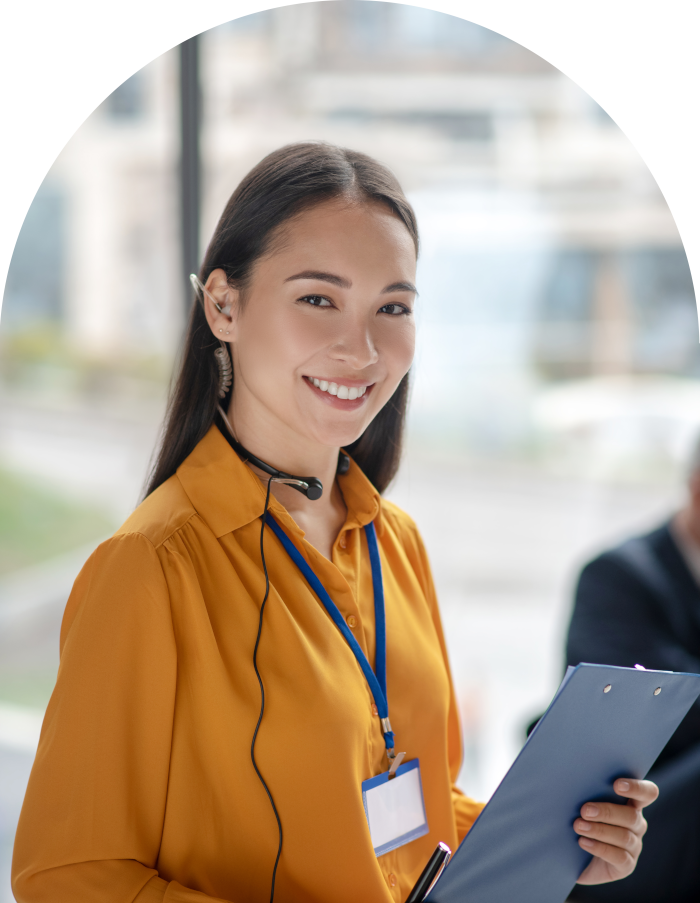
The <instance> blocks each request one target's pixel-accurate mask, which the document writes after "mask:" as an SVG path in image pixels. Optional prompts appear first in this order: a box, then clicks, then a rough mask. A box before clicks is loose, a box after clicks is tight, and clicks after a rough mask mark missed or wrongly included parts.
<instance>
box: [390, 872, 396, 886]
mask: <svg viewBox="0 0 700 903" xmlns="http://www.w3.org/2000/svg"><path fill="white" fill-rule="evenodd" d="M389 887H396V875H395V874H394V873H393V872H390V874H389Z"/></svg>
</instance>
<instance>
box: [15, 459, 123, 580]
mask: <svg viewBox="0 0 700 903" xmlns="http://www.w3.org/2000/svg"><path fill="white" fill-rule="evenodd" d="M116 526H117V525H116V524H115V523H114V522H113V521H112V520H111V518H109V517H108V516H107V515H106V514H104V513H103V512H101V511H99V510H96V509H93V508H90V507H88V506H84V505H80V504H76V503H75V502H70V501H68V500H66V499H64V498H62V497H61V496H59V495H57V494H56V493H54V492H52V491H50V490H47V489H45V488H43V487H42V486H40V485H36V484H35V483H34V482H33V481H32V480H31V479H30V478H28V477H20V476H18V475H16V474H14V473H10V472H9V471H7V470H1V469H0V574H3V573H8V572H10V571H14V570H18V569H19V568H23V567H28V566H29V565H32V564H37V563H38V562H40V561H43V560H45V559H47V558H51V557H52V556H54V555H59V554H61V553H62V552H68V551H70V550H71V549H74V548H77V547H78V546H81V545H84V544H86V543H88V542H90V541H91V540H93V539H95V540H97V539H99V538H100V537H102V536H104V535H105V534H108V533H111V532H112V531H113V530H114V529H115V527H116Z"/></svg>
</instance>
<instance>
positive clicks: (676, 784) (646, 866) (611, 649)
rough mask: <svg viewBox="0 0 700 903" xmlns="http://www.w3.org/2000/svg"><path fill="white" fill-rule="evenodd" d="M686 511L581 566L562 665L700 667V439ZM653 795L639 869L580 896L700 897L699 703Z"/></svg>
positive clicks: (642, 901)
mask: <svg viewBox="0 0 700 903" xmlns="http://www.w3.org/2000/svg"><path fill="white" fill-rule="evenodd" d="M688 489H689V492H688V500H687V503H686V504H685V506H684V508H683V509H682V510H681V511H679V512H678V513H676V514H675V515H674V516H673V517H672V518H671V519H670V520H668V521H667V522H666V523H664V524H662V525H661V526H660V527H658V529H656V530H653V531H652V532H651V533H647V534H646V535H644V536H638V537H634V538H632V539H629V540H627V542H624V543H622V545H620V546H618V547H617V548H614V549H611V550H609V551H607V552H604V553H603V554H602V555H600V556H598V558H596V559H594V560H593V561H591V562H590V563H589V564H587V565H586V566H585V567H584V569H583V571H582V572H581V575H580V577H579V581H578V586H577V588H576V596H575V603H574V610H573V614H572V618H571V623H570V626H569V634H568V640H567V645H566V657H567V664H569V665H577V664H578V663H579V662H593V663H599V664H608V665H623V666H625V667H633V666H634V665H636V664H641V665H643V666H644V667H645V668H654V669H658V670H662V671H691V672H695V673H700V446H698V450H697V452H696V454H695V455H694V461H693V465H692V467H691V473H690V477H689V481H688ZM649 778H650V780H653V781H654V782H655V783H656V784H658V786H659V791H660V792H659V799H658V800H657V802H656V803H654V805H653V806H651V807H650V808H649V809H647V810H645V816H646V819H647V821H648V823H649V829H648V832H647V834H646V837H645V838H644V855H643V856H642V857H640V860H639V863H638V865H637V868H636V870H635V872H634V873H633V874H632V875H630V877H628V878H625V879H624V880H622V881H619V882H617V883H616V884H614V885H612V884H611V885H597V886H589V887H577V888H576V891H575V892H574V893H573V894H572V896H571V900H572V901H580V903H691V901H692V903H698V901H700V702H696V703H695V705H693V707H692V708H691V710H690V712H689V713H688V714H687V716H686V717H685V719H684V720H683V722H682V723H681V725H680V727H679V728H678V730H677V731H676V733H675V734H674V735H673V737H672V738H671V740H670V741H669V742H668V744H667V746H666V747H665V749H664V750H663V752H662V753H661V755H660V756H659V758H658V759H657V761H656V763H655V765H654V767H653V768H652V770H651V772H650V773H649Z"/></svg>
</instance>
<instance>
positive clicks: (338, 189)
mask: <svg viewBox="0 0 700 903" xmlns="http://www.w3.org/2000/svg"><path fill="white" fill-rule="evenodd" d="M339 197H347V198H348V199H351V200H352V199H356V200H358V201H374V202H378V203H381V204H384V205H385V206H386V207H388V208H389V209H390V210H391V211H392V212H393V213H394V214H395V215H396V216H398V217H399V219H400V220H401V221H402V222H403V223H404V225H405V226H406V228H407V229H408V231H409V233H410V235H411V237H412V239H413V241H414V243H415V246H416V253H417V252H418V228H417V225H416V218H415V214H414V213H413V209H412V208H411V205H410V204H409V203H408V201H407V200H406V196H405V195H404V193H403V191H402V189H401V186H400V185H399V183H398V181H397V180H396V178H395V176H394V175H393V174H392V173H391V172H390V171H389V170H388V169H387V168H386V167H385V166H382V164H381V163H378V162H377V161H376V160H373V159H372V158H371V157H368V156H367V155H366V154H361V153H358V152H357V151H352V150H347V149H345V148H341V147H335V146H333V145H329V144H322V143H316V142H308V143H303V144H290V145H288V146H287V147H282V148H280V149H279V150H276V151H273V153H271V154H268V156H267V157H265V158H264V160H262V161H261V162H260V163H258V165H257V166H255V167H254V168H253V169H252V170H251V171H250V172H249V173H248V175H247V176H246V177H245V178H244V179H243V181H242V182H241V183H240V185H239V186H238V187H237V188H236V190H235V191H234V192H233V194H232V195H231V198H230V200H229V202H228V204H227V205H226V209H225V210H224V212H223V214H222V216H221V219H220V220H219V223H218V225H217V227H216V230H215V232H214V235H213V237H212V240H211V243H210V244H209V247H208V248H207V252H206V255H205V257H204V262H203V264H202V268H201V270H200V272H199V278H200V279H201V280H202V282H204V283H206V281H207V279H208V278H209V274H210V273H211V272H212V270H216V269H222V270H224V272H225V273H226V275H227V278H228V282H229V284H230V285H231V286H232V287H234V288H237V289H240V290H243V291H244V290H245V288H246V285H247V283H248V280H249V279H250V274H251V271H252V268H253V265H254V264H255V262H256V261H257V260H258V259H259V258H260V257H261V256H262V255H263V254H265V253H266V252H267V251H268V250H269V249H270V246H271V242H272V240H273V238H274V237H275V235H276V234H278V232H277V230H279V228H280V227H281V226H282V225H283V223H285V222H287V221H288V220H289V219H290V218H291V217H293V216H295V215H297V214H299V213H301V212H302V211H303V210H305V209H308V208H309V207H312V206H314V205H316V204H320V203H323V202H324V201H329V200H332V199H333V198H339ZM218 347H220V346H219V342H218V341H217V339H216V338H215V337H214V335H213V334H212V332H211V329H210V328H209V324H208V323H207V320H206V317H205V316H204V311H203V310H202V307H201V305H200V304H199V303H198V302H197V301H196V300H195V301H194V303H193V304H192V311H191V314H190V320H189V325H188V329H187V334H186V337H185V344H184V348H183V350H182V354H181V362H180V368H179V374H178V376H177V379H176V381H175V383H174V388H173V390H172V392H171V396H170V401H169V404H168V410H167V414H166V417H165V422H164V425H163V433H162V440H161V443H160V448H159V451H158V455H157V457H156V460H155V464H154V466H153V470H152V472H151V476H150V480H149V483H148V488H147V494H148V493H151V492H153V490H154V489H157V487H158V486H160V485H161V483H164V482H165V481H166V480H167V479H168V478H169V477H171V476H172V475H173V474H174V473H175V471H176V470H177V468H178V467H179V466H180V464H182V462H183V461H184V460H185V458H186V457H187V456H188V455H189V454H190V453H191V452H192V451H193V450H194V448H195V446H196V445H197V443H198V442H199V441H200V440H201V439H202V438H203V437H204V436H205V435H206V433H207V431H208V430H209V428H210V427H211V425H212V423H214V422H215V421H218V419H219V415H218V413H217V411H216V405H217V402H218V400H219V399H218V396H217V388H218V383H219V370H218V367H217V363H216V359H215V357H214V350H215V349H216V348H218ZM231 391H233V387H231V389H230V390H229V394H228V395H227V397H226V398H224V399H223V400H222V402H221V404H222V407H223V408H224V410H225V409H226V407H227V405H228V403H229V400H230V393H231ZM407 400H408V374H406V376H404V378H403V379H402V380H401V382H400V383H399V385H398V388H397V389H396V391H395V392H394V394H393V395H392V397H391V398H390V399H389V401H388V402H387V403H386V404H385V405H384V407H383V408H382V409H381V411H380V412H379V413H378V414H377V416H376V417H375V418H374V420H373V421H372V422H371V423H370V425H369V426H368V427H367V429H366V430H365V431H364V433H363V434H362V435H361V436H360V438H359V439H357V440H356V441H355V442H353V443H352V445H350V446H348V447H347V451H348V452H349V453H350V454H351V455H352V457H353V459H354V460H355V461H356V462H357V464H359V466H360V467H361V468H362V470H363V471H364V472H365V474H366V475H367V477H368V478H369V479H370V480H371V481H372V483H373V484H374V485H375V486H376V487H377V489H378V490H379V491H380V492H383V491H384V489H386V487H387V486H388V485H389V483H390V482H391V480H392V479H393V477H394V476H395V474H396V471H397V469H398V466H399V459H400V456H401V441H402V436H403V429H404V421H405V417H406V403H407ZM218 425H219V426H220V427H221V426H222V424H218ZM273 463H274V462H273Z"/></svg>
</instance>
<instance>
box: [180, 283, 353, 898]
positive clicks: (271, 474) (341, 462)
mask: <svg viewBox="0 0 700 903" xmlns="http://www.w3.org/2000/svg"><path fill="white" fill-rule="evenodd" d="M190 282H191V283H192V286H193V288H194V289H195V292H196V293H197V297H198V298H199V300H200V301H201V303H202V307H204V300H203V298H202V296H201V295H200V292H201V293H202V295H206V296H207V297H208V298H209V300H210V301H211V302H212V304H214V306H215V307H216V309H217V310H218V311H219V313H223V314H226V315H228V314H229V313H230V310H231V308H230V307H229V306H226V307H224V308H221V307H220V306H219V304H218V303H217V302H216V299H215V298H214V297H213V296H212V295H211V294H210V293H209V292H208V291H207V289H206V288H205V287H204V285H203V284H202V283H201V281H200V280H199V279H198V278H197V276H196V275H195V274H194V273H192V274H191V275H190ZM197 290H199V291H197ZM227 353H228V352H227ZM216 409H217V411H218V414H219V416H220V417H221V420H222V422H223V424H224V426H225V428H226V429H225V431H222V432H223V435H224V437H225V438H226V439H227V441H228V443H229V445H230V446H231V447H232V448H233V450H234V451H235V452H236V454H237V455H238V456H239V458H241V460H242V461H244V462H245V461H249V462H250V463H251V464H252V465H254V466H255V467H257V468H258V469H259V470H262V472H263V473H266V474H267V475H268V481H267V492H266V493H265V506H264V508H263V513H262V515H261V518H260V520H261V526H260V558H261V561H262V567H263V573H264V575H265V594H264V596H263V600H262V604H261V606H260V616H259V619H258V633H257V636H256V638H255V647H254V649H253V669H254V671H255V676H256V677H257V679H258V685H259V686H260V712H259V714H258V721H257V723H256V725H255V730H254V731H253V738H252V740H251V743H250V759H251V761H252V763H253V768H254V769H255V774H256V775H257V776H258V779H259V781H260V783H261V784H262V786H263V788H264V790H265V793H266V794H267V798H268V799H269V801H270V805H271V806H272V811H273V813H274V816H275V820H276V821H277V831H278V836H279V843H278V845H277V856H276V858H275V864H274V866H273V869H272V879H271V887H270V903H274V899H275V880H276V878H277V867H278V865H279V861H280V857H281V855H282V842H283V839H284V835H283V832H282V820H281V819H280V816H279V812H278V811H277V806H276V805H275V800H274V798H273V796H272V793H271V792H270V788H269V787H268V786H267V784H266V782H265V778H264V777H263V776H262V773H261V772H260V769H259V768H258V763H257V762H256V761H255V741H256V740H257V738H258V731H259V730H260V725H261V723H262V720H263V715H264V714H265V687H264V685H263V682H262V677H261V676H260V671H259V670H258V648H259V646H260V637H261V635H262V626H263V615H264V614H265V606H266V604H267V599H268V596H269V595H270V575H269V574H268V571H267V563H266V561H265V524H266V522H267V512H268V507H269V505H270V490H271V489H272V484H273V483H284V484H286V485H287V486H292V487H293V488H294V489H296V490H297V491H298V492H301V493H302V494H303V495H305V496H306V497H307V499H310V500H311V501H316V500H317V499H320V498H321V496H322V495H323V484H322V483H321V481H320V480H319V479H318V478H317V477H301V476H295V475H294V474H289V473H285V472H284V471H283V470H277V468H276V467H273V466H272V465H271V464H267V463H266V462H265V461H262V460H261V459H260V458H258V457H256V456H255V455H254V454H252V452H249V451H248V449H247V448H244V446H243V445H241V443H240V442H239V441H238V439H237V438H236V435H235V433H234V431H233V426H232V425H231V422H230V421H229V419H228V417H227V416H226V413H225V411H224V409H223V408H222V406H221V405H220V404H217V406H216ZM349 468H350V458H349V456H348V455H346V454H345V452H343V451H340V452H339V453H338V466H337V470H336V473H338V474H345V473H347V472H348V470H349Z"/></svg>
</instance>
